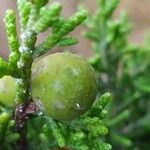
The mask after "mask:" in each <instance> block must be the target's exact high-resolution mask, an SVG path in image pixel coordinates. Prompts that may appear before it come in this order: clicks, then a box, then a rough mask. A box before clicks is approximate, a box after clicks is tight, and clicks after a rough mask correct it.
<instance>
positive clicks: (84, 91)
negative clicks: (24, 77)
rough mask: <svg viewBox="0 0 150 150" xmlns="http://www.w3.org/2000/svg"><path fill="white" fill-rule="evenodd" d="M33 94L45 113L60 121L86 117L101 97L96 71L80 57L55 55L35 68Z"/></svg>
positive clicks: (48, 57) (62, 54)
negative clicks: (98, 93) (98, 90)
mask: <svg viewBox="0 0 150 150" xmlns="http://www.w3.org/2000/svg"><path fill="white" fill-rule="evenodd" d="M33 66H34V67H33V69H32V83H31V92H32V98H33V100H37V99H38V100H40V101H41V103H42V104H43V107H44V111H45V113H46V114H47V115H48V116H50V117H52V118H54V119H57V120H70V119H74V118H76V117H79V116H80V115H82V114H84V113H85V112H86V111H87V110H88V109H89V108H90V107H91V105H92V104H93V102H94V100H95V98H96V93H97V84H96V83H97V79H96V76H95V72H94V69H93V68H92V67H91V66H90V64H89V63H88V62H87V61H86V60H85V59H83V58H81V57H79V56H78V55H75V54H71V53H55V54H52V55H48V56H45V57H43V58H42V59H40V60H39V61H38V62H36V63H35V64H34V65H33Z"/></svg>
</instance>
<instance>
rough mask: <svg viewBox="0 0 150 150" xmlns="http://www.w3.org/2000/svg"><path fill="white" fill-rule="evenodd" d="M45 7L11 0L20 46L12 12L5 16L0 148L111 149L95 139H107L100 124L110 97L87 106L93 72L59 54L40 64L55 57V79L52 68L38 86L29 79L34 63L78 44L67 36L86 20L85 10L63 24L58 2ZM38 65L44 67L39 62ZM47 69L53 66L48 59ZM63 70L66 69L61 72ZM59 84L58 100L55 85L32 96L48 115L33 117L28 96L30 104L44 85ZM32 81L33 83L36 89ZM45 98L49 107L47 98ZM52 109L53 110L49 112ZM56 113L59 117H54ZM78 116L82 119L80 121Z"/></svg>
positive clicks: (36, 0) (41, 1)
mask: <svg viewBox="0 0 150 150" xmlns="http://www.w3.org/2000/svg"><path fill="white" fill-rule="evenodd" d="M47 3H48V0H17V6H18V11H19V17H20V26H21V29H20V33H21V35H20V40H18V36H17V29H16V17H15V13H14V11H13V10H8V11H7V12H6V15H5V18H4V23H5V27H6V33H7V38H8V45H9V50H10V55H9V58H8V61H5V60H3V59H2V58H0V78H1V79H0V148H1V149H8V150H13V149H14V148H15V149H16V150H27V149H29V150H30V149H32V150H45V149H51V150H54V149H60V148H63V149H64V148H68V149H71V150H91V149H93V150H110V149H111V145H110V144H107V143H105V142H104V141H103V140H102V139H101V138H100V137H101V136H103V135H106V134H107V133H108V129H107V128H106V127H105V125H104V124H103V119H104V118H106V116H107V111H106V110H105V107H106V105H107V104H108V103H109V101H111V95H110V94H109V93H105V94H104V95H102V96H101V97H100V98H99V99H97V100H96V101H95V102H94V104H93V105H92V103H93V101H94V100H95V96H96V79H95V73H94V71H93V69H92V68H91V66H90V65H89V64H87V62H86V61H85V60H83V59H81V58H79V57H78V56H76V55H72V54H62V55H65V57H67V59H64V58H63V57H62V58H61V57H60V56H59V55H60V54H56V55H55V54H54V55H52V56H46V57H45V58H43V60H44V59H48V58H51V57H53V56H54V58H55V57H56V56H57V55H58V56H57V57H58V58H57V59H56V60H60V62H61V60H62V61H63V62H61V64H63V65H62V66H61V67H62V70H61V69H60V70H58V71H60V72H58V73H61V74H57V73H56V72H57V69H58V67H57V66H56V67H55V66H53V67H52V68H51V67H50V68H48V69H50V72H48V75H46V74H45V73H46V71H44V70H43V72H40V73H41V76H42V75H43V76H46V78H45V79H44V78H43V79H42V80H43V81H42V80H39V77H40V74H37V73H35V74H34V75H33V77H32V64H33V62H34V59H35V58H37V57H39V56H41V55H43V54H45V53H46V52H47V51H49V50H50V49H52V48H54V47H61V46H68V45H74V44H76V43H78V40H77V39H76V38H73V37H69V36H67V35H68V33H69V32H71V31H72V30H74V29H75V28H76V27H77V26H78V25H79V24H81V23H82V22H83V21H84V20H85V19H86V16H87V12H86V11H85V10H80V11H78V12H77V13H75V14H74V15H72V16H71V17H69V18H65V17H63V16H61V15H60V13H61V5H60V4H59V3H58V2H54V3H52V4H50V5H47ZM49 28H50V30H49V31H50V33H49V35H48V36H47V37H46V38H45V39H43V42H41V44H38V43H36V39H37V36H38V34H39V33H41V32H44V31H46V30H47V29H49ZM52 60H53V62H55V61H56V60H55V59H52ZM41 61H42V60H41ZM68 61H69V63H68ZM39 62H40V61H39ZM39 62H38V63H39ZM42 62H43V63H42V64H44V63H45V60H44V61H42ZM56 62H57V61H56ZM60 62H59V63H60ZM38 63H37V64H38ZM59 63H58V62H57V63H56V64H59ZM47 64H48V65H51V64H53V63H52V61H51V60H49V59H48V61H47ZM44 65H45V64H44ZM39 66H40V65H39ZM65 66H66V67H68V69H67V68H66V70H65ZM71 66H72V67H73V69H71V68H72V67H71ZM77 66H78V67H79V70H80V73H79V76H77V73H78V72H77V70H74V69H76V67H77ZM35 67H36V64H35ZM45 67H46V66H43V68H41V69H44V68H45ZM63 67H64V68H63ZM63 69H64V71H63ZM33 70H34V69H33ZM39 71H40V70H39ZM37 72H38V71H37ZM51 75H52V77H51ZM54 75H57V76H54ZM69 77H71V78H69ZM34 78H35V79H34ZM60 78H61V81H62V82H63V84H64V88H65V89H64V90H62V91H61V92H63V94H62V95H60V97H59V95H58V93H57V92H56V91H57V90H58V89H59V88H58V84H59V82H55V83H54V87H51V89H50V90H49V89H48V88H47V89H46V91H47V93H44V94H45V96H44V95H42V94H41V95H37V96H38V97H39V98H40V100H41V101H42V102H43V106H44V107H45V108H46V109H45V110H48V111H46V113H45V114H47V115H48V116H44V115H41V114H42V113H38V112H36V108H35V103H34V102H33V101H32V100H33V99H32V94H33V98H34V99H35V96H36V94H39V93H40V92H41V93H42V92H43V89H42V91H39V93H37V91H38V88H39V90H40V89H41V87H42V84H45V85H46V84H48V83H49V82H50V83H52V82H51V81H53V80H54V79H60ZM32 79H33V80H32ZM76 79H77V80H76ZM35 80H38V82H37V83H36V82H35ZM6 81H7V84H6ZM55 81H56V80H55ZM46 82H47V83H46ZM37 84H38V85H37ZM31 85H32V87H31ZM39 85H40V86H39ZM49 86H51V84H50V85H49ZM73 86H74V88H73ZM47 87H48V86H47ZM78 90H79V91H78ZM61 92H60V94H61ZM34 94H35V95H34ZM51 95H52V96H53V100H54V101H52V100H51V99H50V98H49V96H51ZM40 96H42V97H40ZM61 96H62V97H61ZM55 98H62V99H61V100H63V102H64V103H63V104H62V103H61V102H60V101H56V99H55ZM57 100H60V99H57ZM68 101H71V103H68ZM53 102H54V103H53ZM91 105H92V106H91ZM52 106H53V107H52ZM64 106H65V107H66V106H67V107H66V108H68V109H67V110H66V111H59V110H60V108H62V107H64ZM74 106H76V107H74ZM90 106H91V108H90ZM54 108H55V110H52V109H54ZM58 108H59V109H58ZM89 108H90V109H89ZM69 109H71V110H69ZM88 109H89V110H88ZM87 110H88V111H87ZM70 111H71V112H70ZM85 111H87V112H86V113H85V114H83V113H84V112H85ZM54 112H55V113H54ZM59 113H61V115H58V114H59ZM31 114H32V115H31ZM81 114H83V115H82V116H80V115H81ZM30 116H31V117H30ZM49 116H52V118H56V119H58V120H63V119H64V120H65V119H71V118H74V117H77V118H76V119H74V120H71V121H58V120H55V119H52V118H51V117H49ZM78 116H80V117H78ZM35 145H38V147H37V146H35Z"/></svg>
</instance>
